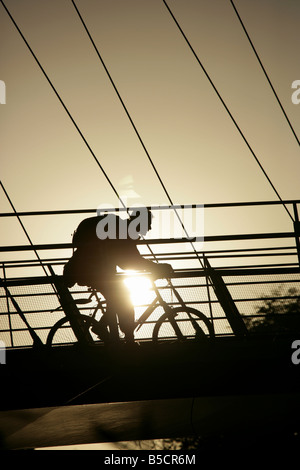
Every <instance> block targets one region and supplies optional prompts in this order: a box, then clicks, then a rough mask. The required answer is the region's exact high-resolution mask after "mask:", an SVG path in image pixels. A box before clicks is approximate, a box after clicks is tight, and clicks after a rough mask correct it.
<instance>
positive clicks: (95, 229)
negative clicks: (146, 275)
mask: <svg viewBox="0 0 300 470" xmlns="http://www.w3.org/2000/svg"><path fill="white" fill-rule="evenodd" d="M151 223H152V214H151V212H150V211H148V210H147V208H142V209H140V210H137V211H135V212H134V213H132V214H131V216H130V218H129V219H122V218H120V217H118V216H116V215H114V214H104V215H101V216H97V217H90V218H87V219H84V220H83V221H82V222H81V223H80V224H79V226H78V228H77V230H76V232H75V234H74V236H73V246H74V248H75V249H76V251H75V252H74V254H73V256H72V258H71V259H70V260H69V262H68V263H67V264H66V265H65V267H64V274H63V275H64V279H65V282H66V285H67V286H68V287H72V286H73V285H74V284H76V283H77V284H78V285H81V286H87V287H91V288H93V289H96V290H97V291H99V292H101V294H102V295H103V296H104V297H105V299H106V305H107V307H106V312H105V321H106V323H107V325H108V327H109V333H110V334H109V336H110V341H112V342H114V341H118V340H119V333H118V324H117V316H118V319H119V325H120V329H121V330H122V331H123V333H124V334H125V340H126V342H133V341H134V335H133V330H134V308H133V305H132V302H131V300H130V294H129V291H128V289H127V287H126V286H125V284H124V282H123V280H122V278H121V277H120V276H118V275H117V266H118V267H119V268H121V269H123V270H127V269H128V270H140V271H147V272H150V273H152V274H153V275H154V276H155V277H156V278H163V277H168V276H169V275H171V273H172V272H173V269H172V266H171V265H169V264H157V263H154V262H152V261H150V260H146V259H145V258H143V257H142V256H141V254H140V252H139V251H138V249H137V246H136V243H137V240H138V239H139V238H140V236H143V235H146V233H147V232H148V230H150V229H151ZM100 336H101V335H100ZM103 339H104V338H103Z"/></svg>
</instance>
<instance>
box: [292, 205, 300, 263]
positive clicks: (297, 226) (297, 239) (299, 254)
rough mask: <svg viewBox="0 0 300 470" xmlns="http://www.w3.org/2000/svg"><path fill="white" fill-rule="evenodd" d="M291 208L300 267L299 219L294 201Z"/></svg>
mask: <svg viewBox="0 0 300 470" xmlns="http://www.w3.org/2000/svg"><path fill="white" fill-rule="evenodd" d="M293 209H294V216H295V220H294V231H295V240H296V247H297V254H298V262H299V268H300V221H299V215H298V209H297V203H296V202H294V203H293Z"/></svg>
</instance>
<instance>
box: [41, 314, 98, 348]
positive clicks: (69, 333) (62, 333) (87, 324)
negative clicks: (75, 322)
mask: <svg viewBox="0 0 300 470" xmlns="http://www.w3.org/2000/svg"><path fill="white" fill-rule="evenodd" d="M80 321H82V323H83V327H84V328H86V331H88V330H89V329H90V328H92V327H93V326H97V325H98V322H97V321H96V320H95V319H94V318H91V317H89V316H87V315H80ZM77 342H78V340H77V338H76V336H75V334H74V332H73V330H72V328H71V325H70V322H69V320H68V319H67V318H66V317H63V318H61V319H60V320H58V322H56V323H55V325H53V326H52V328H51V330H50V331H49V334H48V337H47V341H46V346H48V347H51V346H53V345H58V344H72V343H77Z"/></svg>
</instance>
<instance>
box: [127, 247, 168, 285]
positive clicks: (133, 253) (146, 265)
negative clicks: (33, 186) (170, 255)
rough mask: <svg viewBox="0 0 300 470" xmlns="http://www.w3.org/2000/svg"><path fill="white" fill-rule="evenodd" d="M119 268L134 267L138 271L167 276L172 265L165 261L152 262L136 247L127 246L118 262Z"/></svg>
mask: <svg viewBox="0 0 300 470" xmlns="http://www.w3.org/2000/svg"><path fill="white" fill-rule="evenodd" d="M118 264H119V266H120V268H121V269H136V270H139V271H148V272H150V273H153V274H154V275H157V276H158V277H159V276H161V277H167V276H168V275H170V274H171V273H172V271H173V269H172V266H171V265H170V264H166V263H161V264H158V263H154V262H153V261H150V260H148V259H145V258H143V256H142V255H141V254H140V252H139V250H138V249H137V247H136V246H135V245H134V246H131V247H128V249H127V251H126V255H125V256H123V259H122V262H121V263H118Z"/></svg>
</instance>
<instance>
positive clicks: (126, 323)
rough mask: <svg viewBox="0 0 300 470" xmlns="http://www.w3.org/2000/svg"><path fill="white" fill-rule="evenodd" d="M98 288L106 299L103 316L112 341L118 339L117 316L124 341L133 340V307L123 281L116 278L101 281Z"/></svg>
mask: <svg viewBox="0 0 300 470" xmlns="http://www.w3.org/2000/svg"><path fill="white" fill-rule="evenodd" d="M98 290H99V291H100V292H101V293H102V294H103V296H104V297H105V299H106V305H107V308H106V313H105V317H106V322H107V324H108V327H109V330H110V334H111V339H112V341H117V340H118V339H119V332H118V324H117V316H118V318H119V323H120V328H121V330H122V331H123V333H124V334H125V339H126V341H133V339H134V337H133V330H134V308H133V305H132V303H131V300H130V295H129V291H128V289H127V288H126V286H125V285H124V283H123V281H122V280H119V279H116V278H113V279H111V280H107V281H103V282H101V286H100V285H99V286H98Z"/></svg>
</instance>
